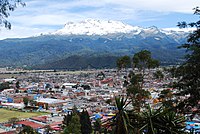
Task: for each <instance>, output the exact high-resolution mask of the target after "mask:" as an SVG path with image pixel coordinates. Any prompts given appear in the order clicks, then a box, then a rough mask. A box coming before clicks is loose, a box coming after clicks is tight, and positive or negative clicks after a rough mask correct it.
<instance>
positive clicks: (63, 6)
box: [0, 0, 200, 39]
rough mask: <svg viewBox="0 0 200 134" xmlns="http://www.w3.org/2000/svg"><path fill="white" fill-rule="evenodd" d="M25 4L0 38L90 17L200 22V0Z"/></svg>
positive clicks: (31, 0)
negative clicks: (199, 11) (198, 13)
mask: <svg viewBox="0 0 200 134" xmlns="http://www.w3.org/2000/svg"><path fill="white" fill-rule="evenodd" d="M23 1H24V2H25V3H26V6H25V7H18V8H17V9H16V10H15V11H14V12H12V13H11V15H10V17H9V19H8V20H9V21H10V22H11V23H12V29H11V30H6V29H4V28H3V27H1V28H0V39H4V38H13V37H28V36H34V35H39V34H40V33H48V32H53V31H55V30H57V29H60V28H62V27H63V26H64V24H65V23H66V22H69V21H76V22H77V21H81V20H85V19H88V18H93V19H99V20H117V21H122V22H124V23H127V24H130V25H137V26H142V27H149V26H157V27H159V28H173V27H176V25H177V22H180V21H187V22H192V21H197V20H198V19H199V18H198V16H195V15H193V10H192V9H193V8H194V7H196V6H200V0H23Z"/></svg>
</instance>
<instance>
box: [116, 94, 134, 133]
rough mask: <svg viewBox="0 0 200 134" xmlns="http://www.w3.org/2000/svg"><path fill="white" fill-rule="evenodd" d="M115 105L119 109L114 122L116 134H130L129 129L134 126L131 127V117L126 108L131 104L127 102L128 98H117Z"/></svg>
mask: <svg viewBox="0 0 200 134" xmlns="http://www.w3.org/2000/svg"><path fill="white" fill-rule="evenodd" d="M115 103H116V106H117V109H118V112H117V114H116V116H115V122H114V124H115V134H128V133H129V131H130V130H129V128H131V127H132V126H131V125H130V121H129V117H128V114H127V112H126V110H125V108H126V107H127V105H128V104H129V103H130V102H127V98H126V99H125V98H119V97H115Z"/></svg>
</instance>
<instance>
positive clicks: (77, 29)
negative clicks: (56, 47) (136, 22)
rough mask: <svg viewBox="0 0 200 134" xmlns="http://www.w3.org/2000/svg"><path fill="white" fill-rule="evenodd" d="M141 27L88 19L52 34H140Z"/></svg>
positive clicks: (69, 24)
mask: <svg viewBox="0 0 200 134" xmlns="http://www.w3.org/2000/svg"><path fill="white" fill-rule="evenodd" d="M139 29H140V27H137V26H136V27H133V26H131V25H127V24H124V23H122V22H120V21H111V20H109V21H105V20H94V19H87V20H85V21H80V22H68V23H66V24H65V27H64V28H63V29H60V30H57V31H56V32H54V33H52V34H58V35H70V34H72V35H107V34H113V33H130V32H132V31H134V32H140V30H139Z"/></svg>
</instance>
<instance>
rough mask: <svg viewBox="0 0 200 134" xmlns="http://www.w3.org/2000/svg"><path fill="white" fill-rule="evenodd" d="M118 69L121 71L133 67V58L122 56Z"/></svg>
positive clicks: (119, 59)
mask: <svg viewBox="0 0 200 134" xmlns="http://www.w3.org/2000/svg"><path fill="white" fill-rule="evenodd" d="M116 64H117V68H118V69H119V70H121V69H123V68H128V67H130V66H131V58H130V57H129V56H127V55H126V56H122V57H120V58H118V59H117V63H116Z"/></svg>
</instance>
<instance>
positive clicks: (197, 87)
mask: <svg viewBox="0 0 200 134" xmlns="http://www.w3.org/2000/svg"><path fill="white" fill-rule="evenodd" d="M194 10H195V12H194V14H195V15H198V16H200V8H199V7H197V8H195V9H194ZM178 26H179V27H181V28H185V27H187V26H189V27H195V28H196V30H195V31H193V33H191V34H190V36H189V37H188V43H186V44H183V45H182V46H181V48H185V49H186V50H187V51H189V53H188V55H187V56H186V62H185V63H184V64H182V65H181V66H180V67H178V68H177V70H176V77H177V78H178V82H177V83H176V84H175V85H174V87H175V88H177V89H178V90H179V93H178V94H177V95H179V96H188V97H185V98H184V99H182V100H181V101H180V100H179V104H178V108H179V110H181V111H182V112H188V111H187V110H190V109H191V108H194V107H195V108H197V109H198V111H199V108H200V107H199V101H200V97H199V96H200V79H199V78H200V20H199V21H197V22H192V23H189V24H187V23H186V22H182V23H179V25H178Z"/></svg>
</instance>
